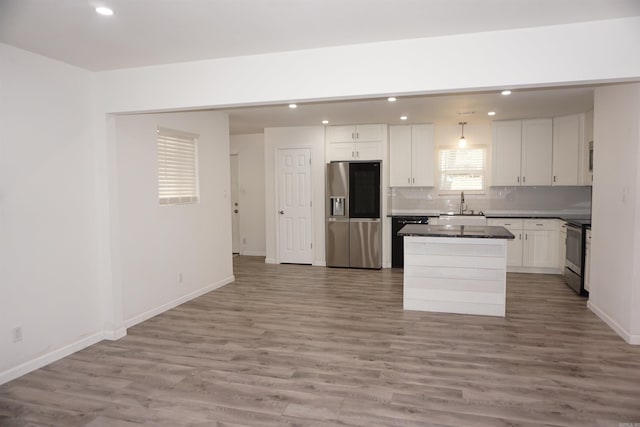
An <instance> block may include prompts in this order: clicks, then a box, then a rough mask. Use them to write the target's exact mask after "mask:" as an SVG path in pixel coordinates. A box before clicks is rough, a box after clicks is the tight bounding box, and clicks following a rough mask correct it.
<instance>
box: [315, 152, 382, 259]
mask: <svg viewBox="0 0 640 427" xmlns="http://www.w3.org/2000/svg"><path fill="white" fill-rule="evenodd" d="M380 169H381V165H380V162H331V163H329V164H328V165H327V185H326V188H327V203H326V215H327V231H326V239H325V240H326V242H325V244H326V249H327V254H326V255H327V257H326V258H327V266H328V267H352V268H382V221H381V218H380V212H381V210H382V209H381V204H380V201H381V188H380Z"/></svg>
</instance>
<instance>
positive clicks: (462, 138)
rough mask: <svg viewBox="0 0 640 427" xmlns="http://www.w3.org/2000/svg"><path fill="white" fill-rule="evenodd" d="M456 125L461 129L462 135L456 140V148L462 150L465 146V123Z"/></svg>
mask: <svg viewBox="0 0 640 427" xmlns="http://www.w3.org/2000/svg"><path fill="white" fill-rule="evenodd" d="M458 124H459V125H460V126H461V127H462V135H461V136H460V139H459V140H458V147H460V148H464V147H466V146H467V139H466V138H465V137H464V125H466V124H467V122H460V123H458Z"/></svg>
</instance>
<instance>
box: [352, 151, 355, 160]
mask: <svg viewBox="0 0 640 427" xmlns="http://www.w3.org/2000/svg"><path fill="white" fill-rule="evenodd" d="M351 158H352V159H355V158H356V152H355V151H352V152H351Z"/></svg>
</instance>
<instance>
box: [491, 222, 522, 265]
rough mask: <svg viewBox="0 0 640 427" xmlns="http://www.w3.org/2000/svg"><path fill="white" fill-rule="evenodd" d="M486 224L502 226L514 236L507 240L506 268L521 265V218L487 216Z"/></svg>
mask: <svg viewBox="0 0 640 427" xmlns="http://www.w3.org/2000/svg"><path fill="white" fill-rule="evenodd" d="M487 225H496V226H502V227H504V228H506V229H507V230H509V231H510V232H511V234H513V235H514V236H515V239H513V240H507V268H509V267H522V247H523V246H522V241H523V239H524V237H523V220H521V219H518V218H489V219H487Z"/></svg>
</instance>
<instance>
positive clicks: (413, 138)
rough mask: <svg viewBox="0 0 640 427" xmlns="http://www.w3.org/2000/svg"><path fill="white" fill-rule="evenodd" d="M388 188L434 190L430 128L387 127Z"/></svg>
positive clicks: (432, 148)
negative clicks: (426, 188)
mask: <svg viewBox="0 0 640 427" xmlns="http://www.w3.org/2000/svg"><path fill="white" fill-rule="evenodd" d="M389 147H390V148H389V153H390V154H389V173H390V179H389V185H390V186H391V187H412V186H415V187H433V185H434V157H433V156H434V136H433V125H429V124H426V125H413V126H408V125H407V126H390V127H389Z"/></svg>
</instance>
